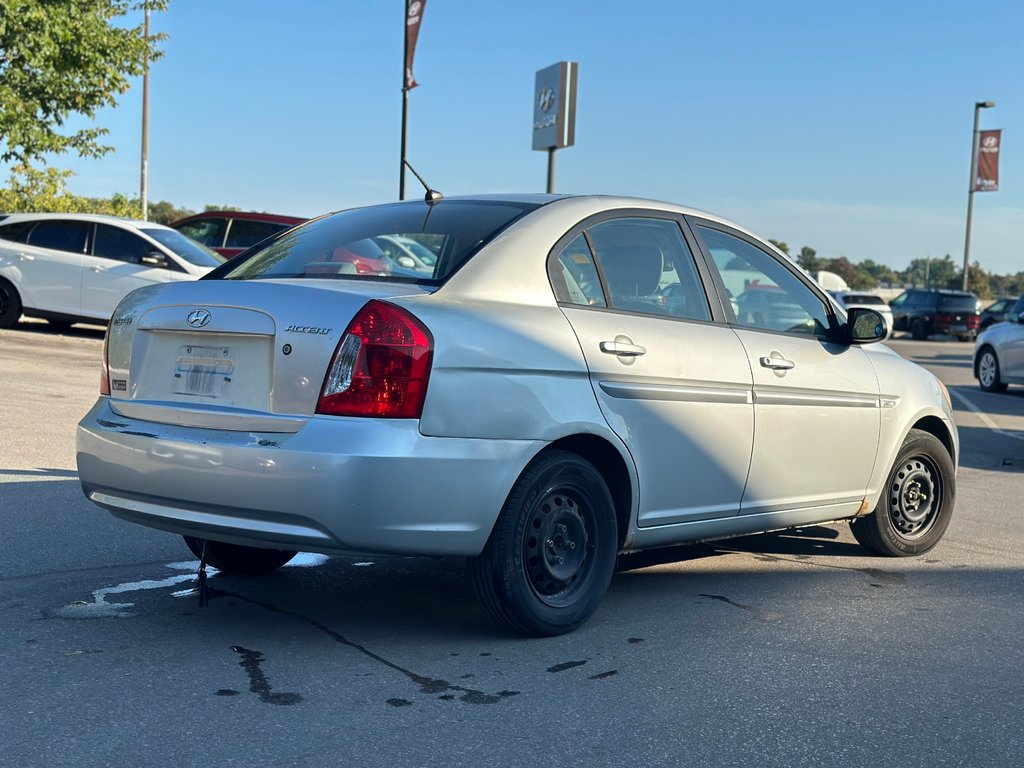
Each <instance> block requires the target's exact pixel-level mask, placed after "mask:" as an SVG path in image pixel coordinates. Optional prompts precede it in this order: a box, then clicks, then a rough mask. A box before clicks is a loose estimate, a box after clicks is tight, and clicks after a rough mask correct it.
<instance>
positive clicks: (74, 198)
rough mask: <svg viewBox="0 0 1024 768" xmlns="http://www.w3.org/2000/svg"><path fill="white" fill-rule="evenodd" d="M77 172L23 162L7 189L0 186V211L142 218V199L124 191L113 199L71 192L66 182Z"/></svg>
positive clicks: (15, 170) (18, 166)
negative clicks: (101, 214) (140, 203)
mask: <svg viewBox="0 0 1024 768" xmlns="http://www.w3.org/2000/svg"><path fill="white" fill-rule="evenodd" d="M73 175H74V174H73V173H72V172H71V171H60V170H57V169H56V168H44V169H42V170H40V169H38V168H32V167H31V166H29V165H26V164H21V165H17V166H15V168H14V169H13V170H12V172H11V179H10V181H9V182H8V186H7V187H6V188H3V189H0V211H18V212H19V213H36V212H47V211H49V212H53V213H106V214H110V215H112V216H124V217H126V218H132V219H138V218H140V217H141V216H142V209H141V208H140V206H139V202H138V200H129V199H128V198H127V197H125V196H124V195H121V194H117V195H114V196H113V197H111V198H109V199H105V198H97V197H80V196H79V195H73V194H71V193H70V192H68V191H67V187H66V183H67V180H68V178H69V177H71V176H73Z"/></svg>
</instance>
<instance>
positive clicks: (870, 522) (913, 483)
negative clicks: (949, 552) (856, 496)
mask: <svg viewBox="0 0 1024 768" xmlns="http://www.w3.org/2000/svg"><path fill="white" fill-rule="evenodd" d="M955 496H956V475H955V473H954V469H953V460H952V459H951V458H950V456H949V452H948V451H947V450H946V446H944V445H943V444H942V442H941V441H940V440H939V439H938V438H937V437H935V436H934V435H932V434H931V433H929V432H924V431H922V430H919V429H912V430H910V434H909V435H907V439H906V440H904V441H903V447H902V448H900V452H899V455H898V456H897V457H896V461H895V463H894V464H893V468H892V470H890V472H889V477H888V479H887V481H886V486H885V489H884V490H883V492H882V497H881V498H880V499H879V501H878V506H877V507H875V510H874V511H873V512H872V513H871V514H869V515H866V516H865V517H858V518H855V519H853V520H851V521H850V529H851V530H852V531H853V536H854V538H855V539H857V541H858V542H859V543H860V545H861V546H863V547H864V548H865V549H868V550H870V551H871V552H874V553H875V554H878V555H886V556H888V557H911V556H913V555H920V554H922V553H924V552H927V551H928V550H930V549H931V548H932V547H934V546H935V545H936V544H938V543H939V540H940V539H941V538H942V536H943V534H944V533H945V532H946V528H947V527H948V526H949V521H950V519H951V518H952V516H953V502H954V499H955Z"/></svg>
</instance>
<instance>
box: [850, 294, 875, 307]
mask: <svg viewBox="0 0 1024 768" xmlns="http://www.w3.org/2000/svg"><path fill="white" fill-rule="evenodd" d="M843 303H844V304H863V305H865V306H882V305H884V304H885V302H884V301H883V300H882V297H881V296H871V295H870V294H863V293H849V294H847V295H846V298H844V299H843Z"/></svg>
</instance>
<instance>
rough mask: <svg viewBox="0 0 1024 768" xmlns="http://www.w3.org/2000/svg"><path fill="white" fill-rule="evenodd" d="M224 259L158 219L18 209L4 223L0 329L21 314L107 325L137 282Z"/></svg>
mask: <svg viewBox="0 0 1024 768" xmlns="http://www.w3.org/2000/svg"><path fill="white" fill-rule="evenodd" d="M221 263H222V259H220V258H218V257H217V256H216V255H215V254H213V253H212V252H210V251H208V250H207V249H206V248H203V247H202V246H201V245H199V244H198V243H195V242H193V241H191V240H189V239H188V238H187V237H185V236H184V235H182V234H180V233H178V232H175V231H174V230H173V229H170V228H169V227H165V226H163V225H161V224H153V223H151V222H148V221H132V220H129V219H122V218H117V217H115V216H99V215H91V214H75V213H21V214H11V215H10V216H5V217H4V218H3V221H2V222H0V328H10V327H11V326H13V325H15V324H16V323H17V322H18V320H19V319H20V318H21V316H22V315H26V316H28V317H41V318H45V319H46V320H48V321H50V322H51V323H53V324H56V325H70V324H71V323H76V322H94V323H95V322H101V323H106V322H107V320H109V319H110V315H111V314H112V313H113V311H114V307H116V306H117V303H118V302H119V301H120V300H121V299H123V298H124V297H125V296H126V295H127V294H128V293H130V292H131V291H133V290H134V289H136V288H139V287H142V286H145V285H152V284H156V283H171V282H177V281H181V280H195V279H197V278H199V277H201V276H202V275H205V274H206V273H207V272H209V271H210V270H211V269H213V268H214V267H216V266H218V265H220V264H221Z"/></svg>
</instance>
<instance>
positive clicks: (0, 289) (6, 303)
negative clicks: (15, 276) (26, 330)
mask: <svg viewBox="0 0 1024 768" xmlns="http://www.w3.org/2000/svg"><path fill="white" fill-rule="evenodd" d="M20 319H21V296H19V295H18V289H17V288H15V287H14V286H13V285H11V283H9V282H8V281H7V280H4V279H3V278H0V328H13V327H14V326H15V325H17V324H18V320H20Z"/></svg>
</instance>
